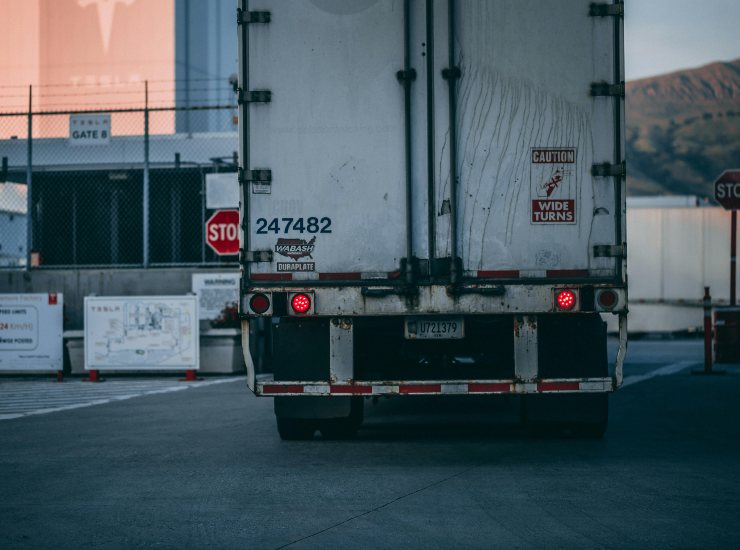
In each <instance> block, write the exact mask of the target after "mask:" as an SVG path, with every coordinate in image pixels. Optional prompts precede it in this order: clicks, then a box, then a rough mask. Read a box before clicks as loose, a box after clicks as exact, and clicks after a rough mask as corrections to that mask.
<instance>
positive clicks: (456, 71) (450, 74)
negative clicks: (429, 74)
mask: <svg viewBox="0 0 740 550" xmlns="http://www.w3.org/2000/svg"><path fill="white" fill-rule="evenodd" d="M460 78H462V71H461V70H460V67H452V68H451V69H442V79H443V80H458V79H460Z"/></svg>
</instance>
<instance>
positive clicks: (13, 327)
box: [0, 293, 64, 371]
mask: <svg viewBox="0 0 740 550" xmlns="http://www.w3.org/2000/svg"><path fill="white" fill-rule="evenodd" d="M63 302H64V300H63V296H62V295H61V294H56V293H50V294H0V371H12V370H23V371H31V370H34V371H57V370H62V367H63V358H64V355H63V342H62V331H63V323H64V321H63V316H62V309H63V307H62V306H63Z"/></svg>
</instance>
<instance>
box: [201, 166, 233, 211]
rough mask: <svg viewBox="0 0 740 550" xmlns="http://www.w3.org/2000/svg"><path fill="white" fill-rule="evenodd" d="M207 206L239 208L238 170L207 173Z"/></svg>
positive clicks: (215, 208)
mask: <svg viewBox="0 0 740 550" xmlns="http://www.w3.org/2000/svg"><path fill="white" fill-rule="evenodd" d="M206 208H209V209H211V210H220V209H223V208H239V180H238V179H237V174H236V172H226V173H218V174H206Z"/></svg>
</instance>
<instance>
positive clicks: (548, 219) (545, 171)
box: [530, 148, 577, 224]
mask: <svg viewBox="0 0 740 550" xmlns="http://www.w3.org/2000/svg"><path fill="white" fill-rule="evenodd" d="M531 152H532V159H531V160H532V163H531V172H530V186H531V193H532V218H531V220H532V223H533V224H575V223H576V190H577V182H576V157H577V150H576V149H575V148H563V149H555V148H541V149H532V150H531Z"/></svg>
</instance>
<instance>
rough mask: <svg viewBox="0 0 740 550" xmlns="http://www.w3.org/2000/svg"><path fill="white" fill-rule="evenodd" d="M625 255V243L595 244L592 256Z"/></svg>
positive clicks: (611, 256) (610, 256)
mask: <svg viewBox="0 0 740 550" xmlns="http://www.w3.org/2000/svg"><path fill="white" fill-rule="evenodd" d="M626 255H627V245H626V244H596V245H594V258H623V257H625V256H626Z"/></svg>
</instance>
